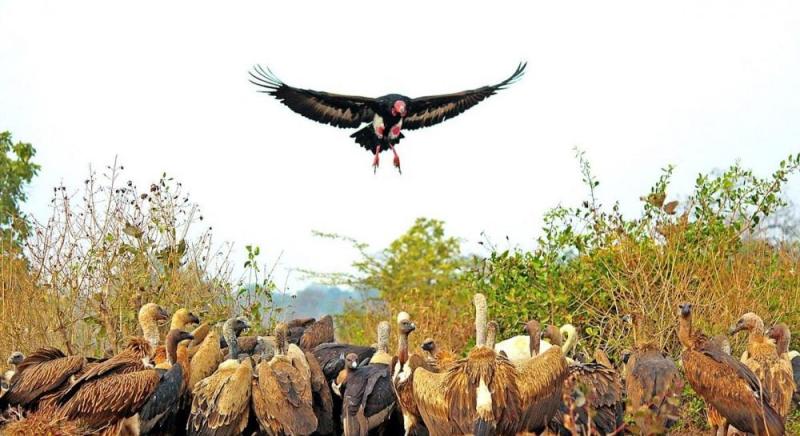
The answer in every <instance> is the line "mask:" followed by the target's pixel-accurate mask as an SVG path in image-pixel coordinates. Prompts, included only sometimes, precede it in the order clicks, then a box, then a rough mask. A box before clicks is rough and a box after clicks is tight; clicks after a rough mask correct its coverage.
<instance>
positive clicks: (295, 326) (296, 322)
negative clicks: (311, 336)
mask: <svg viewBox="0 0 800 436" xmlns="http://www.w3.org/2000/svg"><path fill="white" fill-rule="evenodd" d="M316 321H317V320H316V319H314V318H295V319H293V320H291V321H289V322H288V323H287V324H286V325H287V326H288V327H289V333H288V334H287V335H286V339H287V340H288V341H289V343H290V344H295V345H300V338H302V337H303V333H305V331H306V327H308V326H310V325H311V324H314V323H315V322H316Z"/></svg>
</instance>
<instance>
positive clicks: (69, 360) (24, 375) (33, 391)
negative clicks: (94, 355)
mask: <svg viewBox="0 0 800 436" xmlns="http://www.w3.org/2000/svg"><path fill="white" fill-rule="evenodd" d="M84 365H86V359H85V358H84V357H82V356H65V355H64V353H62V352H61V351H60V350H57V349H55V348H41V349H39V350H36V351H34V352H33V353H31V354H30V355H29V356H28V357H26V358H25V359H24V360H23V361H22V363H20V364H19V366H18V367H17V373H16V374H14V377H12V379H11V386H10V387H9V390H8V391H7V392H6V393H5V395H3V396H2V398H0V403H6V404H9V405H12V406H15V405H20V406H23V407H26V408H35V406H36V402H37V401H38V400H40V399H41V398H42V397H43V396H45V395H46V394H48V393H50V392H55V391H56V390H58V389H59V388H60V387H62V386H66V384H67V381H68V380H69V378H70V377H71V376H73V375H74V374H77V373H78V372H80V371H81V370H82V369H83V367H84Z"/></svg>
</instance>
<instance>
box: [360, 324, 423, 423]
mask: <svg viewBox="0 0 800 436" xmlns="http://www.w3.org/2000/svg"><path fill="white" fill-rule="evenodd" d="M397 328H398V330H399V335H398V336H397V338H398V345H397V356H395V357H394V358H393V359H392V362H391V365H392V368H393V369H392V386H393V387H394V391H395V395H396V396H397V403H398V405H399V407H400V412H401V413H402V415H403V427H404V428H405V431H406V434H417V433H418V432H421V430H420V429H419V427H424V425H425V424H424V423H423V421H422V416H421V415H420V414H419V410H418V409H417V405H416V403H415V402H414V370H416V369H417V368H419V367H425V368H427V369H428V370H429V371H432V370H433V368H431V367H429V366H427V364H426V362H425V359H424V358H423V357H422V356H420V355H418V354H409V352H408V336H409V335H410V334H411V333H412V332H413V331H414V330H416V328H417V326H416V325H415V324H414V323H413V322H411V318H410V317H409V315H408V313H406V312H400V313H399V314H398V315H397ZM385 336H386V340H387V341H388V339H389V323H386V332H385ZM382 347H383V344H382V341H381V334H380V328H379V333H378V348H379V350H378V352H376V353H375V356H373V357H372V360H371V362H374V361H376V358H375V357H376V356H378V354H379V353H380V352H381V350H380V349H381V348H382Z"/></svg>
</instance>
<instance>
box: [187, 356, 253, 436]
mask: <svg viewBox="0 0 800 436" xmlns="http://www.w3.org/2000/svg"><path fill="white" fill-rule="evenodd" d="M252 384H253V365H252V363H251V359H249V358H244V359H243V361H242V362H239V361H238V360H236V359H228V360H226V361H224V362H222V363H221V364H220V365H219V368H218V369H217V370H216V371H215V372H214V373H213V374H211V375H210V376H208V377H206V378H204V379H202V380H200V381H199V382H197V384H196V385H194V388H193V390H192V411H191V415H190V416H189V422H188V423H187V428H186V429H187V432H188V434H189V435H202V436H212V435H213V436H233V435H240V434H242V432H243V431H244V429H245V428H246V427H247V422H248V419H249V418H250V397H251V391H252Z"/></svg>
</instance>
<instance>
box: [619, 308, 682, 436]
mask: <svg viewBox="0 0 800 436" xmlns="http://www.w3.org/2000/svg"><path fill="white" fill-rule="evenodd" d="M623 319H624V320H625V322H627V323H632V326H633V349H632V351H631V352H629V353H627V354H626V353H623V358H622V360H623V365H624V366H623V373H624V379H625V390H626V393H627V395H628V403H629V404H628V413H629V414H630V415H631V416H632V417H633V418H634V420H635V421H636V422H637V424H638V425H639V427H642V428H644V427H647V428H648V429H650V430H651V431H654V432H658V433H666V431H667V430H668V429H669V428H670V427H672V426H673V425H674V424H675V423H676V422H677V419H678V416H679V413H680V411H679V410H678V406H679V404H680V396H681V390H682V387H683V382H682V381H681V378H680V373H679V372H678V367H677V366H676V365H675V362H674V361H673V360H672V359H671V358H669V357H668V356H667V355H665V354H664V353H663V352H662V351H661V349H660V348H659V346H658V344H657V343H656V342H654V341H653V340H652V338H651V337H650V336H648V335H646V334H645V333H646V332H645V325H644V318H643V317H642V315H641V314H639V313H636V314H634V315H633V316H628V315H626V316H625V317H623Z"/></svg>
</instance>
